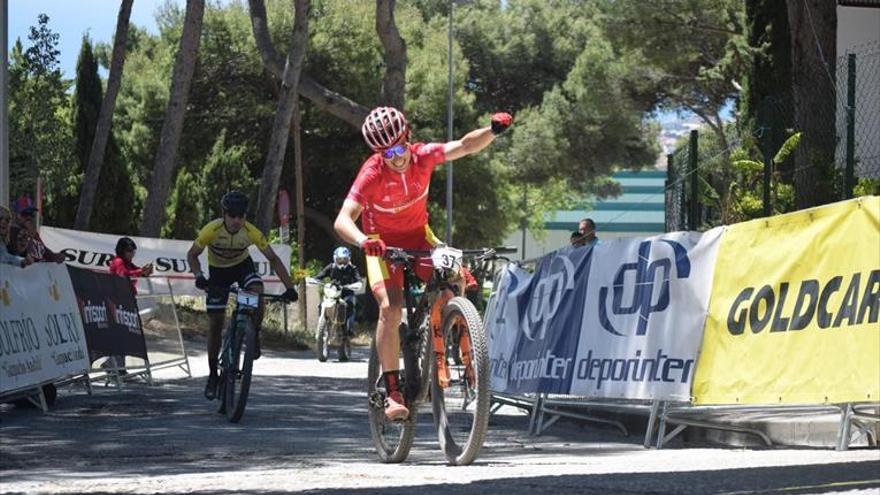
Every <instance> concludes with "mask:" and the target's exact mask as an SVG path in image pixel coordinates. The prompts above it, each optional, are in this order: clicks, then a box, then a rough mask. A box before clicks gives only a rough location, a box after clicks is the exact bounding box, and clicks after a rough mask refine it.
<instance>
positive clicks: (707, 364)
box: [694, 196, 880, 404]
mask: <svg viewBox="0 0 880 495" xmlns="http://www.w3.org/2000/svg"><path fill="white" fill-rule="evenodd" d="M878 317H880V197H877V196H871V197H864V198H859V199H854V200H850V201H844V202H840V203H835V204H832V205H827V206H821V207H818V208H812V209H809V210H803V211H798V212H794V213H789V214H786V215H779V216H775V217H771V218H762V219H760V220H753V221H750V222H744V223H741V224H736V225H732V226H730V227H728V230H727V232H726V233H725V235H724V239H723V241H722V243H721V248H720V251H719V254H718V264H717V268H716V273H715V280H714V283H713V285H712V303H711V304H710V306H709V317H708V320H707V322H706V333H705V337H704V341H703V348H702V351H701V353H700V361H699V363H698V366H697V375H696V378H695V380H694V400H695V402H696V403H697V404H798V403H800V404H816V403H843V402H860V401H870V402H877V400H878V397H880V321H878Z"/></svg>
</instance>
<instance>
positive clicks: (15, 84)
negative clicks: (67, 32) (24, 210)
mask: <svg viewBox="0 0 880 495" xmlns="http://www.w3.org/2000/svg"><path fill="white" fill-rule="evenodd" d="M28 41H29V46H28V47H27V48H25V47H24V46H23V45H22V43H21V40H16V42H15V44H14V45H13V48H12V53H11V54H10V66H9V175H10V195H11V197H16V196H19V195H21V194H25V193H27V194H32V193H33V191H34V187H35V185H36V182H37V178H38V177H41V178H42V179H43V191H44V194H45V201H44V203H43V211H42V212H41V213H42V216H43V221H44V223H47V224H53V225H59V226H69V224H65V225H61V224H59V223H58V219H59V218H60V217H63V201H64V198H69V197H71V196H72V195H73V194H75V191H76V189H77V187H78V180H79V178H78V176H77V174H71V173H70V170H69V166H70V163H71V162H72V161H73V155H72V153H71V151H72V149H73V139H72V135H71V128H72V126H71V124H70V117H71V116H70V103H69V102H70V99H69V97H68V95H67V89H68V87H69V83H68V82H67V81H65V80H64V79H62V76H61V70H60V69H59V68H58V56H59V54H60V52H59V51H58V34H57V33H55V32H53V31H52V29H51V28H50V27H49V17H48V16H46V15H45V14H40V15H39V16H38V18H37V25H36V26H32V27H31V29H30V34H29V36H28Z"/></svg>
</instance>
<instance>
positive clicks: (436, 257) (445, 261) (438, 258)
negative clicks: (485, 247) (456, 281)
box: [431, 246, 462, 271]
mask: <svg viewBox="0 0 880 495" xmlns="http://www.w3.org/2000/svg"><path fill="white" fill-rule="evenodd" d="M461 255H462V252H461V249H455V248H453V247H449V246H443V247H439V248H437V249H435V250H434V251H433V252H432V253H431V261H432V262H433V263H434V268H445V269H447V270H455V271H457V270H458V269H459V268H461Z"/></svg>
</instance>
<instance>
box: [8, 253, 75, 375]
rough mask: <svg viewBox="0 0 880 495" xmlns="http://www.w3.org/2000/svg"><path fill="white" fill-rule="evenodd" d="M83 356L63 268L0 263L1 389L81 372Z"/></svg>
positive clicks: (71, 289) (71, 288)
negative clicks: (22, 266) (24, 266)
mask: <svg viewBox="0 0 880 495" xmlns="http://www.w3.org/2000/svg"><path fill="white" fill-rule="evenodd" d="M87 357H88V351H87V350H86V338H85V335H84V334H83V328H82V319H81V318H80V315H79V310H78V309H77V307H76V298H75V297H74V294H73V287H72V286H71V284H70V276H69V275H68V274H67V267H65V266H64V265H59V264H55V263H37V264H34V265H31V266H29V267H27V268H18V267H13V266H10V265H5V264H0V393H4V392H9V391H12V390H18V389H22V388H27V387H30V386H34V385H38V384H40V383H44V382H47V381H51V380H55V379H58V378H62V377H65V376H69V375H77V374H81V373H85V372H86V370H87V369H88V367H89V363H88V359H87Z"/></svg>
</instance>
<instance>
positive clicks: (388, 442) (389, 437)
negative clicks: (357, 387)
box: [367, 335, 417, 463]
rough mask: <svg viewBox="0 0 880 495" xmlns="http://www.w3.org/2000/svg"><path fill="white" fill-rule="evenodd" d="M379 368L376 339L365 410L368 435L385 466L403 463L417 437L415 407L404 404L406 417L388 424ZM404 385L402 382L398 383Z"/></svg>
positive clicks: (374, 338)
mask: <svg viewBox="0 0 880 495" xmlns="http://www.w3.org/2000/svg"><path fill="white" fill-rule="evenodd" d="M405 371H406V370H401V373H400V374H401V379H402V381H403V380H405V377H406V373H405ZM380 376H381V365H380V364H379V353H378V351H377V349H376V336H375V335H373V341H372V344H371V345H370V363H369V365H368V366H367V394H368V397H369V402H368V404H367V407H368V409H369V416H370V436H371V437H372V439H373V446H374V447H375V448H376V453H377V454H379V459H380V460H381V461H382V462H386V463H397V462H403V461H404V460H405V459H406V457H407V456H408V455H409V451H410V449H411V448H412V444H413V440H414V439H415V436H416V408H417V404H415V403H411V404H409V403H408V404H407V407H408V408H409V417H408V418H406V419H405V420H404V421H393V422H392V421H388V419H387V418H386V417H385V397H386V392H385V388H384V384H379V383H378V382H379V378H380ZM401 385H402V387H401V389H403V386H405V383H401Z"/></svg>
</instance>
